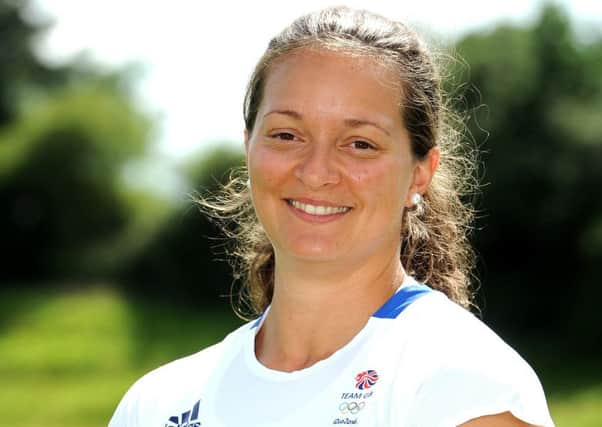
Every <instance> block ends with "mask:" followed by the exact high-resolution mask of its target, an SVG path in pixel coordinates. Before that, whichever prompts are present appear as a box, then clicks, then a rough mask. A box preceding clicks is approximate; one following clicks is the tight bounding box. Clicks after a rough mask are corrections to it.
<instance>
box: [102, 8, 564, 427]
mask: <svg viewBox="0 0 602 427" xmlns="http://www.w3.org/2000/svg"><path fill="white" fill-rule="evenodd" d="M446 114H447V113H446V112H445V109H444V104H443V101H442V97H441V93H440V81H439V77H438V72H437V68H436V66H435V64H434V62H433V60H432V58H431V55H430V53H429V51H428V50H427V48H426V47H425V45H424V44H423V43H422V42H421V41H420V40H419V39H418V37H417V36H416V34H415V33H413V32H412V31H411V30H409V29H408V28H407V27H406V26H404V25H402V24H400V23H396V22H392V21H389V20H387V19H385V18H383V17H381V16H378V15H374V14H371V13H369V12H365V11H356V10H351V9H348V8H331V9H326V10H324V11H321V12H317V13H314V14H311V15H307V16H304V17H301V18H299V19H298V20H297V21H295V22H294V23H293V24H292V25H291V26H289V27H288V28H286V29H285V30H284V31H283V32H282V33H281V34H280V35H278V36H277V37H276V38H274V39H273V40H272V41H271V42H270V44H269V47H268V49H267V51H266V53H265V54H264V56H263V57H262V58H261V60H260V61H259V63H258V66H257V68H256V70H255V73H254V74H253V76H252V78H251V82H250V84H249V87H248V91H247V96H246V99H245V124H246V131H245V150H246V159H247V173H245V174H244V175H243V176H242V177H241V179H238V180H237V179H234V180H233V181H232V182H231V183H230V184H229V185H228V186H226V187H225V188H224V192H223V193H222V194H219V195H217V196H216V197H215V198H214V199H212V200H209V199H206V200H201V201H200V202H201V204H202V205H203V206H204V208H205V209H206V210H208V211H210V213H211V214H212V215H213V216H214V217H217V218H219V219H222V220H234V222H235V224H237V227H238V228H236V229H235V230H234V231H232V232H231V235H232V236H233V237H235V238H237V240H238V242H239V243H238V249H237V251H236V252H235V255H237V256H238V258H239V264H238V266H239V271H238V273H237V274H240V275H241V276H242V277H245V278H246V281H245V284H244V285H245V288H244V289H245V292H243V297H244V298H245V299H246V301H248V303H249V304H250V306H251V308H252V309H253V310H254V311H255V314H256V316H258V317H257V318H256V319H253V320H252V321H251V322H249V323H248V324H246V325H244V326H242V327H241V328H239V329H238V330H236V331H234V332H232V333H231V334H230V335H229V336H228V337H226V338H225V339H224V340H223V341H222V342H221V343H219V344H216V345H214V346H212V347H210V348H208V349H206V350H203V351H201V352H199V353H197V354H195V355H192V356H190V357H188V358H185V359H181V360H178V361H175V362H173V363H170V364H168V365H166V366H165V367H162V368H159V369H158V370H156V371H153V372H152V373H150V374H148V375H146V376H145V377H144V378H142V379H141V380H139V381H138V382H137V383H136V384H135V385H134V386H133V387H132V388H131V389H130V391H128V393H127V394H126V396H125V397H124V399H123V400H122V402H121V404H120V405H119V407H118V409H117V411H116V412H115V415H114V417H113V419H112V421H111V424H110V425H111V426H112V427H118V426H150V425H166V426H192V425H195V426H196V425H206V426H240V425H250V426H269V427H271V426H317V425H331V424H362V425H364V426H379V427H382V426H425V427H427V426H428V427H431V426H441V427H444V426H456V425H461V424H462V425H469V426H479V425H487V426H496V425H498V426H506V425H508V426H524V425H538V426H552V425H553V422H552V420H551V419H550V416H549V413H548V409H547V405H546V401H545V397H544V394H543V391H542V389H541V385H540V383H539V381H538V379H537V376H536V375H535V373H534V372H533V370H532V369H531V368H530V367H529V365H527V363H526V362H525V361H524V360H523V359H522V358H521V357H520V356H518V355H517V354H516V353H515V352H514V351H513V350H512V349H511V348H510V347H508V346H507V345H506V344H505V343H504V342H503V341H502V340H501V339H500V338H499V337H498V336H497V335H495V333H493V332H492V331H491V330H490V329H489V328H487V326H485V325H484V324H483V323H482V322H480V321H479V320H478V319H476V318H475V317H474V316H473V315H472V314H470V312H469V311H467V310H466V308H468V307H469V306H470V304H471V292H470V270H471V266H472V260H473V257H472V251H471V249H470V246H469V245H468V243H467V237H466V231H467V230H468V228H469V226H470V221H471V218H472V211H471V209H470V207H469V206H465V205H464V204H463V203H462V201H461V199H462V197H461V196H462V195H463V192H465V191H467V189H468V188H470V185H469V184H470V182H471V181H470V176H471V174H470V171H471V170H472V169H471V168H472V165H473V160H471V159H472V157H470V156H468V157H466V155H464V156H463V155H460V154H459V153H461V152H464V153H466V152H467V150H466V149H465V148H462V147H460V146H459V145H458V144H459V143H460V138H459V136H460V133H458V132H456V131H453V128H452V127H450V126H449V125H448V123H449V118H448V116H446ZM244 182H246V184H242V183H244Z"/></svg>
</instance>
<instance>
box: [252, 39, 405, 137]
mask: <svg viewBox="0 0 602 427" xmlns="http://www.w3.org/2000/svg"><path fill="white" fill-rule="evenodd" d="M401 92H402V91H401V83H400V78H399V74H398V73H397V72H396V71H395V69H394V68H393V66H392V65H390V64H389V63H387V62H384V61H379V60H378V59H376V58H374V57H371V56H367V55H357V54H351V53H346V52H338V51H329V50H318V49H309V48H304V49H299V50H297V51H293V52H291V53H288V54H286V55H284V56H283V57H281V58H279V59H277V60H276V61H275V62H274V63H273V64H272V65H271V66H270V68H269V70H268V72H267V77H266V81H265V85H264V94H263V99H262V103H261V106H260V110H264V111H265V110H266V109H270V110H272V109H295V110H300V111H301V112H303V113H310V114H311V113H312V112H313V113H315V114H346V115H353V116H358V115H359V116H362V117H364V118H370V117H371V116H379V117H380V118H381V119H382V120H385V121H389V122H391V123H390V124H391V125H395V124H399V122H400V121H401V116H400V113H399V111H400V104H401V96H402V95H401Z"/></svg>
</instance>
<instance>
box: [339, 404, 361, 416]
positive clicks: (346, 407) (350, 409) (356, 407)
mask: <svg viewBox="0 0 602 427" xmlns="http://www.w3.org/2000/svg"><path fill="white" fill-rule="evenodd" d="M364 406H366V402H360V403H357V402H342V403H341V404H340V405H339V411H341V413H342V414H347V413H349V414H357V413H358V412H359V411H361V410H362V409H364Z"/></svg>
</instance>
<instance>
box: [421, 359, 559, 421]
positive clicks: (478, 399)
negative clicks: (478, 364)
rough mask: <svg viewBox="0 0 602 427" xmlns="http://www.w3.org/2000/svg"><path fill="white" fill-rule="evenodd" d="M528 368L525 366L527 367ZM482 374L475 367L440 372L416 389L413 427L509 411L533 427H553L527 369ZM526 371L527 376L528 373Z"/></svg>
mask: <svg viewBox="0 0 602 427" xmlns="http://www.w3.org/2000/svg"><path fill="white" fill-rule="evenodd" d="M527 368H528V366H527ZM515 369H516V370H514V371H508V370H507V369H506V368H505V367H500V369H499V371H492V372H485V371H482V370H480V369H475V367H470V368H452V367H448V368H442V369H440V370H438V371H437V372H436V373H434V374H433V376H432V377H431V378H429V379H428V380H427V381H425V382H424V383H423V384H422V386H421V387H420V388H419V390H418V393H417V395H416V400H415V402H414V405H413V410H412V414H411V415H410V419H411V420H412V424H411V425H412V426H413V427H427V426H428V427H452V426H458V425H460V424H462V423H465V422H467V421H469V420H471V419H473V418H477V417H481V416H485V415H493V414H498V413H502V412H506V411H510V412H511V413H512V414H513V415H514V416H515V417H517V418H519V419H521V420H523V421H525V422H527V423H529V424H533V425H536V426H541V427H553V426H554V423H553V422H552V419H551V418H550V415H549V412H548V408H547V404H546V400H545V397H544V393H543V390H542V387H541V385H540V383H539V380H538V379H537V377H536V376H535V373H534V372H533V371H532V370H531V369H530V368H529V369H524V367H515ZM529 371H530V372H529Z"/></svg>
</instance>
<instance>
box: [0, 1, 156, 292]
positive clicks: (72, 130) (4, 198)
mask: <svg viewBox="0 0 602 427" xmlns="http://www.w3.org/2000/svg"><path fill="white" fill-rule="evenodd" d="M28 6H29V2H28V1H25V0H12V1H11V0H0V236H2V239H1V242H2V245H1V246H2V260H1V264H2V268H1V269H0V279H2V280H3V282H4V281H6V283H8V280H11V281H14V280H18V281H22V280H32V279H48V278H52V277H55V278H58V277H61V278H64V277H66V276H69V275H78V274H82V273H83V272H84V271H87V272H88V273H89V272H92V271H94V272H102V271H105V273H106V265H104V264H103V260H102V259H100V258H98V257H96V255H97V254H98V253H99V251H98V248H99V247H102V246H103V245H104V246H105V249H106V247H108V248H110V242H111V241H113V240H114V239H115V238H116V236H118V235H119V233H121V232H123V230H124V229H125V228H126V226H127V224H128V222H129V220H130V217H131V215H132V207H131V200H129V199H128V198H129V197H130V194H128V193H127V189H126V188H124V186H123V185H122V182H121V174H122V170H123V167H124V165H125V163H126V162H128V161H129V160H130V159H132V158H134V157H140V156H141V155H142V154H143V153H144V152H145V150H146V148H147V146H148V143H149V141H150V132H151V130H152V127H151V124H150V121H149V120H148V117H147V116H146V115H145V114H143V113H142V112H141V111H140V110H139V109H138V108H137V107H136V106H135V105H134V103H133V102H132V99H131V96H130V94H129V92H128V87H129V86H128V84H129V80H128V79H131V77H132V74H131V73H128V72H126V71H135V70H134V69H133V68H130V69H129V70H123V71H118V72H113V73H100V72H98V71H96V69H95V67H94V65H93V64H85V63H83V62H81V61H79V62H72V63H68V64H66V65H64V66H61V67H57V68H50V67H48V66H46V65H45V64H44V63H43V62H41V61H40V60H39V59H38V58H37V57H36V56H35V55H34V53H33V50H32V49H33V46H32V43H33V42H34V40H35V39H36V38H37V37H39V36H40V34H42V33H43V31H44V29H45V26H44V25H43V24H34V23H32V22H29V21H28V20H26V19H25V18H24V15H25V13H24V12H25V9H26V8H27V7H28ZM105 252H106V250H105ZM105 258H106V257H105ZM105 264H106V263H105Z"/></svg>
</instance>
